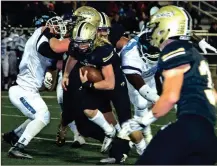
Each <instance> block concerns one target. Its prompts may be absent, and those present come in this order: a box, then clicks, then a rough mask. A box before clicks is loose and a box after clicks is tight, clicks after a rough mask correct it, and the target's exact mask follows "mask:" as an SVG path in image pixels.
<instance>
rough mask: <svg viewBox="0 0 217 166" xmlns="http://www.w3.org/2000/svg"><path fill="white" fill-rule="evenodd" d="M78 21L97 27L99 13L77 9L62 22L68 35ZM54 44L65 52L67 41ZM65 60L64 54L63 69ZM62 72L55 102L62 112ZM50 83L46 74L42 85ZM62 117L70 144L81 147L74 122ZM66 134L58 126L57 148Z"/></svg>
mask: <svg viewBox="0 0 217 166" xmlns="http://www.w3.org/2000/svg"><path fill="white" fill-rule="evenodd" d="M74 19H76V20H75V21H74ZM70 20H71V21H70ZM72 20H73V22H72ZM80 21H87V22H90V23H92V24H93V25H96V26H98V25H99V22H100V15H99V13H98V11H97V10H96V9H94V8H92V7H89V6H82V7H80V8H78V9H77V10H76V11H75V12H74V13H73V16H71V18H67V20H64V22H66V24H67V25H68V24H70V25H71V28H70V29H68V30H69V33H68V34H70V33H71V31H70V30H72V29H73V26H75V25H76V24H78V23H79V22H80ZM67 36H68V35H67ZM68 39H69V38H67V40H68ZM54 42H55V43H56V46H57V47H58V46H61V47H59V48H60V52H61V51H64V52H66V51H67V50H68V45H69V40H68V41H66V42H64V43H63V44H62V45H61V44H60V41H58V40H56V39H54ZM63 45H64V47H62V46H63ZM67 58H68V57H67V55H66V54H65V55H64V61H63V62H64V63H63V68H64V67H65V63H66V60H67ZM62 72H63V71H62V70H61V71H60V72H59V79H58V85H57V100H58V103H59V104H60V106H61V111H63V110H62V109H63V108H62V107H63V89H62V85H61V81H62ZM51 81H52V75H51V73H49V72H47V73H46V76H45V81H44V83H45V86H46V87H47V88H48V89H49V88H50V87H51V86H52V83H51ZM65 93H67V92H65ZM65 96H67V95H65ZM65 101H67V99H65ZM63 112H65V111H63ZM70 112H71V111H70ZM64 115H65V113H63V114H62V116H61V117H65V118H66V119H67V120H65V118H62V119H61V122H62V121H67V123H68V126H69V128H70V129H71V131H72V132H73V134H74V142H73V144H72V147H79V146H81V145H83V144H84V143H85V140H84V138H83V136H81V135H80V133H79V132H78V130H77V127H76V124H75V122H74V121H73V122H69V120H68V119H71V118H70V117H71V116H70V115H67V116H64ZM66 132H67V128H66V127H65V126H62V125H61V124H60V125H59V128H58V132H57V138H56V139H57V140H56V144H57V145H58V146H63V145H64V143H65V135H66Z"/></svg>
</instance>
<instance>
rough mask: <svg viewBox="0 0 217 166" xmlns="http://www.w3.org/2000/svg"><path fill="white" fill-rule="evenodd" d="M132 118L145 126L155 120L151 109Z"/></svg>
mask: <svg viewBox="0 0 217 166" xmlns="http://www.w3.org/2000/svg"><path fill="white" fill-rule="evenodd" d="M133 120H134V121H136V122H138V123H139V124H140V125H142V126H143V127H145V126H149V125H150V124H152V123H153V122H155V121H156V120H157V118H156V117H155V116H154V115H153V112H152V110H149V111H146V112H145V113H144V115H143V117H138V116H134V118H133Z"/></svg>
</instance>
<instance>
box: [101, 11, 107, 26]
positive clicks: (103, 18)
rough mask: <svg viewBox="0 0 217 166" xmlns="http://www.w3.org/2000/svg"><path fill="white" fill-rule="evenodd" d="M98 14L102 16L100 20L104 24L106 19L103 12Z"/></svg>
mask: <svg viewBox="0 0 217 166" xmlns="http://www.w3.org/2000/svg"><path fill="white" fill-rule="evenodd" d="M100 15H101V17H102V22H103V24H104V25H106V19H105V16H104V14H103V13H102V12H100Z"/></svg>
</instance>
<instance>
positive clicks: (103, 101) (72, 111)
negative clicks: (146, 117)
mask: <svg viewBox="0 0 217 166" xmlns="http://www.w3.org/2000/svg"><path fill="white" fill-rule="evenodd" d="M74 55H75V54H74ZM73 57H74V58H75V59H77V60H78V63H77V64H76V65H75V67H74V68H73V70H72V71H71V73H70V76H69V86H68V87H67V91H64V96H63V97H64V103H63V106H64V107H63V108H64V111H63V118H64V117H65V118H67V117H68V118H70V120H69V121H72V120H75V123H76V125H77V128H78V131H79V132H80V133H81V135H82V136H85V137H91V138H94V139H97V140H99V141H100V142H103V140H104V138H105V132H104V131H103V130H102V128H101V127H99V126H98V125H96V124H95V123H93V122H92V121H90V120H89V119H88V118H87V117H86V115H85V114H84V113H83V111H84V110H85V109H99V110H100V111H102V112H103V113H106V112H108V111H111V105H110V101H112V102H113V101H114V99H116V101H117V102H116V103H115V102H113V104H114V103H115V104H116V105H117V104H119V105H120V106H117V108H120V107H121V106H123V108H126V106H129V107H127V109H122V110H121V111H122V112H120V113H123V114H124V115H121V118H120V119H121V120H122V121H124V120H125V119H126V120H127V119H129V118H130V116H131V112H130V101H129V99H128V100H126V98H128V91H127V86H126V82H125V78H124V76H123V73H122V71H121V69H120V59H119V57H118V55H117V54H116V53H115V52H114V51H113V47H111V46H110V45H105V46H102V47H97V48H96V49H95V50H94V51H93V52H92V53H90V54H89V55H78V56H73ZM108 64H112V65H113V69H114V73H115V79H116V85H115V89H116V90H117V91H116V92H115V89H114V90H111V91H110V90H108V91H105V90H96V89H93V90H92V89H83V88H82V87H81V86H82V84H81V81H80V78H79V68H80V67H82V66H86V65H87V66H93V67H96V68H97V69H100V70H101V68H102V66H104V65H108ZM123 82H124V83H123ZM125 90H126V91H125ZM121 91H122V92H121ZM123 91H125V92H124V93H123ZM117 93H120V94H117ZM115 95H117V98H115ZM120 95H122V96H120ZM124 95H125V96H124ZM113 96H114V98H112V97H113ZM118 98H119V101H120V102H118ZM123 101H124V102H123ZM115 104H114V107H115ZM124 105H126V106H124ZM115 108H116V107H115ZM67 110H68V111H67ZM116 111H118V110H117V109H116ZM120 113H119V114H118V115H120ZM72 117H73V119H72ZM66 125H67V124H66ZM120 146H121V147H122V148H120ZM129 150H130V147H129V141H127V140H122V139H119V138H117V139H115V140H114V142H113V145H112V148H111V150H110V152H109V154H110V157H114V158H115V159H116V161H117V162H120V161H121V159H122V157H123V154H127V153H128V152H129Z"/></svg>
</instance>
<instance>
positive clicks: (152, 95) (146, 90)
mask: <svg viewBox="0 0 217 166" xmlns="http://www.w3.org/2000/svg"><path fill="white" fill-rule="evenodd" d="M139 93H140V94H141V95H142V97H144V98H145V99H147V100H149V101H151V102H153V103H156V101H157V100H158V99H159V95H158V94H157V93H156V92H155V91H153V90H152V89H151V88H150V87H149V86H148V85H147V84H145V85H143V86H142V87H141V88H140V89H139Z"/></svg>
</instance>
